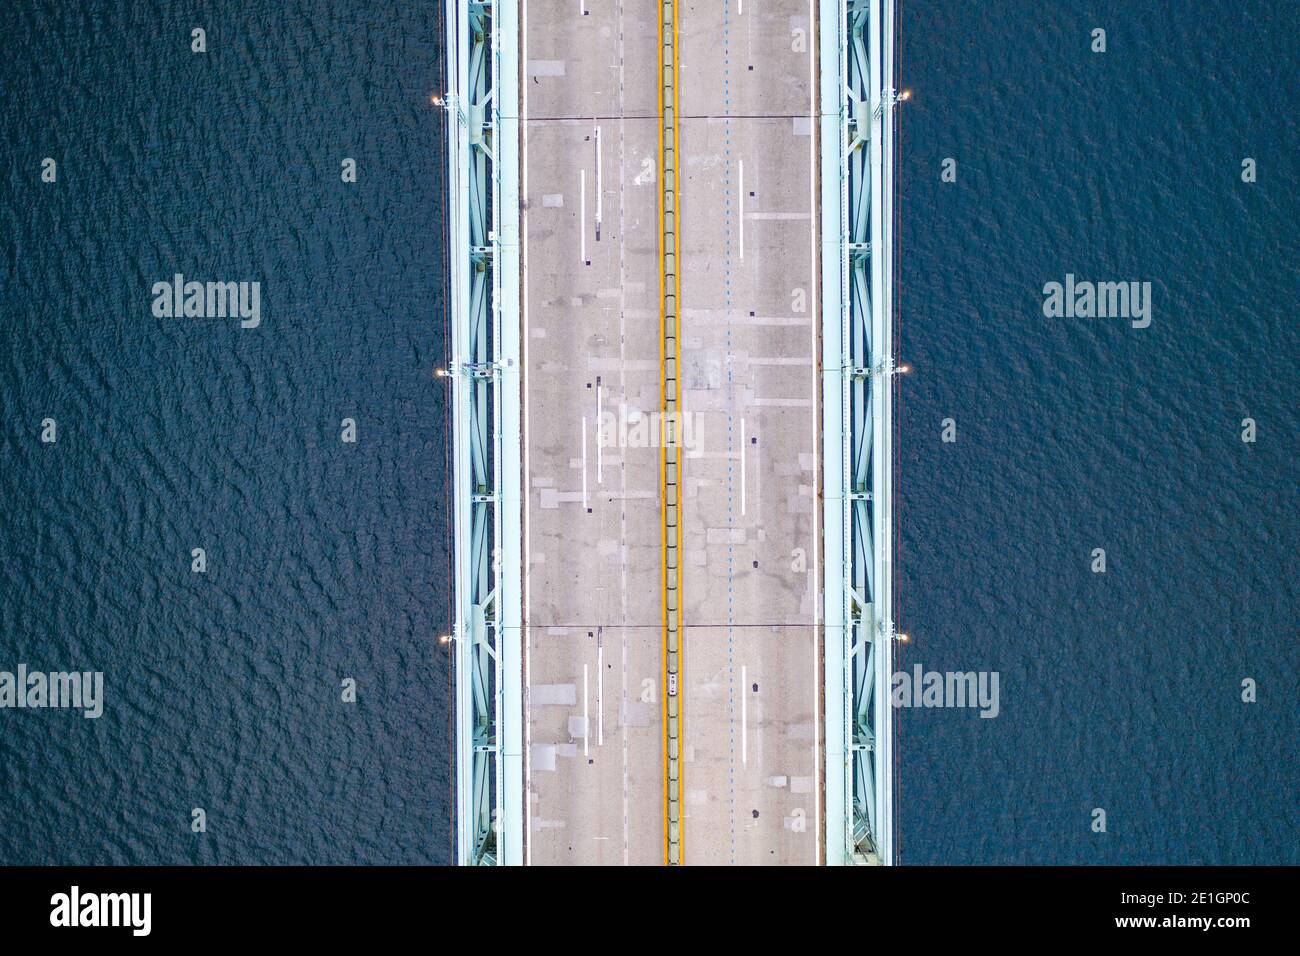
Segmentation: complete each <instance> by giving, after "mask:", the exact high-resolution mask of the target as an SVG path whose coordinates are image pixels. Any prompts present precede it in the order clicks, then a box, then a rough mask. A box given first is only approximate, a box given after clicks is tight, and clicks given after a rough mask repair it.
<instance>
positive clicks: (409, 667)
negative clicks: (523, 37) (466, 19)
mask: <svg viewBox="0 0 1300 956" xmlns="http://www.w3.org/2000/svg"><path fill="white" fill-rule="evenodd" d="M195 26H202V27H204V28H205V29H206V31H207V41H208V50H209V52H208V53H206V54H205V55H196V54H194V53H191V51H190V30H191V29H192V28H193V27H195ZM440 56H441V15H440V8H439V6H438V5H437V4H409V3H400V4H394V3H391V2H360V0H350V2H348V3H343V4H340V3H333V2H327V0H320V2H310V0H296V2H284V0H276V2H264V0H240V2H225V3H204V4H175V3H163V2H161V0H158V2H133V3H102V4H72V3H54V2H31V0H13V2H8V3H4V4H0V86H2V88H3V94H4V102H5V108H4V110H3V112H2V113H0V131H2V136H0V143H2V144H3V150H2V154H3V165H2V166H0V177H3V191H2V194H0V222H3V233H2V235H3V239H0V250H2V251H0V277H2V278H3V288H2V289H0V323H2V325H0V328H2V329H3V333H2V334H3V345H2V347H0V421H2V423H3V424H2V427H0V506H2V510H0V556H2V561H0V568H2V570H0V573H2V574H3V578H2V580H0V669H12V668H13V667H14V666H15V665H16V664H17V663H19V662H24V663H27V664H28V665H29V666H30V667H32V668H45V669H66V668H78V669H87V670H91V669H93V670H102V671H103V672H104V674H105V682H106V684H107V690H106V695H107V703H106V709H105V714H104V716H103V717H102V718H100V719H99V720H86V719H83V718H82V717H80V716H76V715H73V714H70V713H67V712H59V711H44V712H37V711H26V712H18V711H13V710H5V711H0V862H4V863H71V862H79V863H80V862H86V863H138V862H163V863H185V862H196V863H197V862H202V863H254V862H256V863H272V862H275V863H306V862H312V863H415V862H446V861H448V860H449V858H450V852H449V833H448V806H449V800H448V797H449V787H450V766H449V763H448V748H447V744H446V739H447V721H448V669H447V661H446V655H445V652H444V651H443V650H442V649H441V648H440V647H439V646H438V644H437V641H436V637H437V635H438V633H439V632H441V631H443V630H445V629H446V621H447V617H448V596H447V592H448V587H447V567H448V560H447V550H448V547H449V536H448V527H447V519H446V509H445V507H444V504H443V493H444V486H445V481H446V468H445V458H446V453H445V449H446V446H447V440H448V433H447V429H446V421H445V415H446V413H445V409H444V407H443V406H442V404H441V401H440V391H439V388H438V386H437V383H436V382H435V381H434V380H433V379H432V377H431V372H432V369H433V368H434V367H435V366H437V365H439V364H442V362H443V359H444V353H445V348H444V342H443V328H444V316H443V288H442V284H443V279H442V272H443V242H442V234H443V225H442V200H441V195H442V188H443V186H442V181H441V176H442V166H443V164H442V162H441V156H442V150H443V145H442V143H443V140H442V133H441V128H440V122H439V117H438V116H437V115H436V113H435V112H434V110H433V108H432V107H431V106H430V105H429V96H430V93H431V92H432V91H434V90H438V89H440V88H441V87H442V86H443V83H442V81H441V80H440V76H441V69H442V67H441V61H440ZM46 156H49V157H53V158H54V159H56V160H57V162H58V164H59V166H58V181H57V183H56V184H43V183H41V182H40V178H39V174H40V163H41V160H42V158H43V157H46ZM343 157H354V158H355V159H356V160H357V162H358V167H359V175H358V181H357V182H356V184H354V185H347V184H344V183H343V182H341V180H340V162H341V160H342V159H343ZM175 272H182V273H184V274H185V275H186V276H187V277H192V278H197V279H201V280H206V279H213V280H215V279H231V280H241V279H242V280H250V281H251V280H259V281H260V282H261V283H262V313H263V317H262V324H261V326H260V327H259V328H257V329H248V330H241V329H240V328H239V327H238V325H237V323H236V322H235V321H232V320H227V319H211V320H209V319H180V320H176V319H157V318H154V317H153V315H152V314H151V312H150V304H151V296H150V287H151V285H152V284H153V283H154V282H155V281H157V280H166V279H169V278H170V277H171V276H172V274H173V273H175ZM46 417H51V418H54V419H56V420H57V422H58V428H59V437H58V442H57V444H55V445H53V446H49V445H42V444H40V442H39V441H38V437H39V431H40V422H41V420H42V419H44V418H46ZM345 417H350V418H354V419H355V420H356V422H357V427H358V434H359V441H358V442H357V443H356V444H355V445H346V444H343V443H342V442H340V440H339V434H340V427H339V423H340V421H341V420H342V419H343V418H345ZM194 547H203V548H206V549H207V554H208V560H209V564H210V567H209V571H208V573H207V574H206V575H199V574H193V573H191V571H190V550H191V549H192V548H194ZM345 677H352V678H354V679H355V680H356V681H357V684H358V688H359V690H358V700H357V703H356V704H355V705H347V704H344V703H342V702H341V700H340V693H341V691H340V682H341V681H342V680H343V678H345ZM194 807H202V808H203V809H205V810H206V812H207V819H208V832H207V833H206V834H203V835H195V834H193V833H191V831H190V822H191V810H192V808H194Z"/></svg>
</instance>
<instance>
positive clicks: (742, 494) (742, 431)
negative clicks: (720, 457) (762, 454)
mask: <svg viewBox="0 0 1300 956" xmlns="http://www.w3.org/2000/svg"><path fill="white" fill-rule="evenodd" d="M740 513H741V514H742V515H743V514H744V513H745V416H743V415H742V416H740Z"/></svg>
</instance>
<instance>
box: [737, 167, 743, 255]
mask: <svg viewBox="0 0 1300 956" xmlns="http://www.w3.org/2000/svg"><path fill="white" fill-rule="evenodd" d="M738 178H739V180H740V216H739V217H737V220H736V221H737V222H739V223H740V258H742V259H743V258H745V161H744V160H743V159H742V160H740V175H739V177H738Z"/></svg>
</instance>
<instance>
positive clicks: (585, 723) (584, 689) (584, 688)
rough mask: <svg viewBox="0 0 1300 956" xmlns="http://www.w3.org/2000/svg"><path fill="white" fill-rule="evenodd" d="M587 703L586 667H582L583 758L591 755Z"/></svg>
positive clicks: (584, 665)
mask: <svg viewBox="0 0 1300 956" xmlns="http://www.w3.org/2000/svg"><path fill="white" fill-rule="evenodd" d="M588 704H589V701H588V700H587V665H586V664H583V665H582V755H583V756H584V757H586V756H588V755H589V754H590V753H591V723H590V720H591V718H590V717H589V716H588V714H589V708H588Z"/></svg>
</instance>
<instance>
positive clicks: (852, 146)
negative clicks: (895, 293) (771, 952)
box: [827, 0, 894, 863]
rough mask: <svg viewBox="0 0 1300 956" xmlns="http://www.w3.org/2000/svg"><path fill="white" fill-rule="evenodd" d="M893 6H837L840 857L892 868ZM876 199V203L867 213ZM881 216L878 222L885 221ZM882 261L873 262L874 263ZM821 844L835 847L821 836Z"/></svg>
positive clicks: (871, 0)
mask: <svg viewBox="0 0 1300 956" xmlns="http://www.w3.org/2000/svg"><path fill="white" fill-rule="evenodd" d="M892 7H893V3H892V0H844V2H843V4H842V6H841V16H840V30H841V35H840V37H839V41H840V53H841V55H840V70H841V83H840V97H841V99H840V104H839V107H840V113H841V125H840V135H841V142H840V150H841V152H840V189H841V201H840V207H841V215H840V219H841V223H842V229H843V235H842V237H841V240H842V241H841V262H840V269H841V285H842V288H841V296H842V302H843V306H844V317H843V329H842V342H841V354H842V357H843V364H844V371H845V374H844V375H843V378H842V389H843V395H842V407H843V416H844V427H843V438H844V446H845V447H844V453H843V462H844V475H843V489H844V495H843V511H844V529H845V537H846V541H845V558H844V575H845V580H844V587H843V593H844V600H845V605H846V606H845V607H844V609H843V617H844V620H845V622H846V628H845V630H846V638H845V645H846V646H845V655H846V664H847V669H848V672H849V673H848V675H847V678H846V681H845V683H846V688H847V696H848V707H847V708H846V710H847V713H846V717H847V720H848V723H849V727H848V734H847V738H848V745H849V762H850V771H849V775H848V776H849V780H848V787H849V794H848V797H847V799H846V804H847V806H848V808H849V813H848V830H849V832H848V833H847V835H846V839H847V842H848V855H849V856H850V858H851V859H853V860H855V861H862V862H881V863H890V862H892V856H893V839H892V827H893V798H892V791H893V768H892V739H893V730H892V710H891V708H890V705H889V700H888V695H889V678H890V674H891V671H892V666H893V644H894V626H893V621H892V616H891V615H892V607H891V605H892V594H891V590H892V581H891V574H892V571H891V568H892V560H891V557H890V552H891V551H892V534H891V531H890V526H891V522H892V513H891V512H892V488H891V484H890V481H889V469H890V468H891V467H892V465H891V455H890V449H889V446H888V439H889V435H888V431H889V429H888V427H887V426H888V422H889V415H890V402H889V398H890V396H889V390H890V388H891V386H892V374H893V371H894V366H893V357H892V329H891V316H890V315H889V310H890V308H891V304H890V302H889V299H888V287H887V282H888V275H889V272H888V269H887V268H886V263H885V261H884V260H886V259H887V257H888V255H889V250H890V248H891V242H890V224H889V222H888V215H889V212H888V209H889V199H888V194H887V189H888V188H889V187H887V186H886V182H887V181H886V179H885V178H884V176H883V175H882V174H883V167H884V166H885V165H887V164H888V162H889V159H890V158H889V157H888V156H887V155H886V153H885V144H884V143H882V140H883V139H884V138H885V137H886V136H887V135H888V132H887V130H886V127H887V126H888V124H889V123H890V122H891V116H890V114H889V111H888V110H887V109H886V110H881V108H880V106H881V104H882V103H884V105H885V106H886V107H888V106H892V98H890V97H888V96H886V95H885V94H884V92H883V91H885V90H887V89H888V88H889V71H890V70H892V57H891V56H886V55H882V48H883V50H884V51H888V50H889V48H890V45H891V44H892V19H893V9H892ZM873 197H879V201H877V202H876V203H875V204H873ZM882 210H884V211H882ZM876 250H879V251H880V253H881V254H880V255H877V254H876ZM827 836H828V839H830V838H831V835H830V834H829V833H828V835H827Z"/></svg>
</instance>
